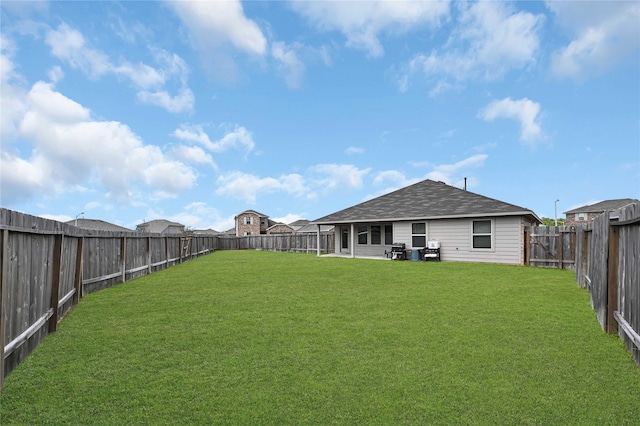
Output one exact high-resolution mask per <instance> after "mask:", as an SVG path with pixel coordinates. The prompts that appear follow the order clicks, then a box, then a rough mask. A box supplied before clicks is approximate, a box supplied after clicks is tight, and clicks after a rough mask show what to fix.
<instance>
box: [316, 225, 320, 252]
mask: <svg viewBox="0 0 640 426" xmlns="http://www.w3.org/2000/svg"><path fill="white" fill-rule="evenodd" d="M317 226H318V233H317V234H316V243H317V250H318V257H320V225H317Z"/></svg>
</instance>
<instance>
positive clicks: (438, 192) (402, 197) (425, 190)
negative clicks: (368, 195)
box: [313, 179, 540, 224]
mask: <svg viewBox="0 0 640 426" xmlns="http://www.w3.org/2000/svg"><path fill="white" fill-rule="evenodd" d="M511 215H527V216H531V217H532V218H533V219H534V220H537V221H540V219H539V218H538V217H537V216H536V215H535V213H533V212H532V211H531V210H529V209H526V208H524V207H519V206H516V205H514V204H509V203H505V202H503V201H499V200H495V199H493V198H489V197H485V196H483V195H479V194H475V193H473V192H469V191H465V190H462V189H459V188H456V187H453V186H449V185H447V184H445V183H443V182H435V181H433V180H429V179H427V180H423V181H421V182H418V183H415V184H413V185H410V186H407V187H405V188H401V189H398V190H396V191H393V192H390V193H388V194H385V195H382V196H380V197H377V198H374V199H372V200H368V201H365V202H363V203H360V204H357V205H355V206H353V207H349V208H347V209H344V210H340V211H338V212H336V213H332V214H330V215H328V216H324V217H321V218H319V219H316V220H314V221H313V223H316V224H317V223H321V224H331V223H348V222H369V221H397V220H411V219H436V218H447V217H466V216H468V217H479V216H511Z"/></svg>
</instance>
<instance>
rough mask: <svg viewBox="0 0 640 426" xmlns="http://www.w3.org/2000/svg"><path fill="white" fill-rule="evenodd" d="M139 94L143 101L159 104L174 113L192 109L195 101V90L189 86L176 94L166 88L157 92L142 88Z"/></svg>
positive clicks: (140, 99) (139, 98)
mask: <svg viewBox="0 0 640 426" xmlns="http://www.w3.org/2000/svg"><path fill="white" fill-rule="evenodd" d="M137 96H138V100H139V101H140V102H142V103H145V104H149V105H155V106H159V107H162V108H164V109H165V110H167V111H169V112H173V113H178V112H183V111H190V110H192V109H193V104H194V103H195V97H194V96H193V92H192V91H191V89H189V88H187V87H183V88H182V89H181V90H180V93H178V94H177V95H175V96H171V95H170V94H169V93H168V92H167V91H166V90H161V91H156V92H148V91H146V90H141V91H139V92H138V95H137Z"/></svg>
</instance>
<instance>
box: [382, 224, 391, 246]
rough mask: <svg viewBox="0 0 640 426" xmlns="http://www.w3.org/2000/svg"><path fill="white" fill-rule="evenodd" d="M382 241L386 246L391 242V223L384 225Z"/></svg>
mask: <svg viewBox="0 0 640 426" xmlns="http://www.w3.org/2000/svg"><path fill="white" fill-rule="evenodd" d="M384 243H385V245H388V246H390V245H391V244H393V225H385V226H384Z"/></svg>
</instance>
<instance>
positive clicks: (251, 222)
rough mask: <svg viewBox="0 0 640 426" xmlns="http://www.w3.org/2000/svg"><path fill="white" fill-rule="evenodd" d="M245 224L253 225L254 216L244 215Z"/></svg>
mask: <svg viewBox="0 0 640 426" xmlns="http://www.w3.org/2000/svg"><path fill="white" fill-rule="evenodd" d="M244 224H245V225H253V217H252V216H245V217H244Z"/></svg>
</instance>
